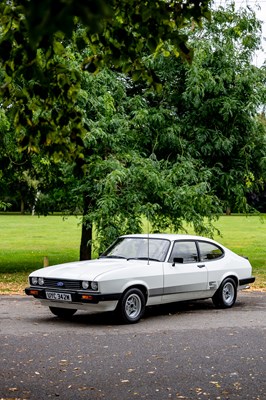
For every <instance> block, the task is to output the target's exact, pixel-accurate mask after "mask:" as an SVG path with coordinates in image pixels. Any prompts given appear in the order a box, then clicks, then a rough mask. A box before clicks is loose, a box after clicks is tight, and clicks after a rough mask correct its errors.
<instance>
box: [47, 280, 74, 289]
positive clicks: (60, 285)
mask: <svg viewBox="0 0 266 400" xmlns="http://www.w3.org/2000/svg"><path fill="white" fill-rule="evenodd" d="M44 286H46V287H49V288H56V289H69V290H80V289H81V281H71V280H65V279H51V278H44Z"/></svg>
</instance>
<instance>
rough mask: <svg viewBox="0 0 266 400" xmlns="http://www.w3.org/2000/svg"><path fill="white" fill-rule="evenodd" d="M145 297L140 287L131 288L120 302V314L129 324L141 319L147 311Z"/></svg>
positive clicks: (118, 310)
mask: <svg viewBox="0 0 266 400" xmlns="http://www.w3.org/2000/svg"><path fill="white" fill-rule="evenodd" d="M145 303H146V301H145V297H144V294H143V293H142V291H141V290H140V289H138V288H132V289H129V290H128V291H127V292H126V293H125V294H124V295H123V297H122V299H121V300H120V301H119V303H118V307H117V313H118V316H119V317H120V318H121V319H122V320H123V321H124V322H126V323H128V324H134V323H136V322H138V321H139V320H140V318H141V317H142V316H143V314H144V311H145Z"/></svg>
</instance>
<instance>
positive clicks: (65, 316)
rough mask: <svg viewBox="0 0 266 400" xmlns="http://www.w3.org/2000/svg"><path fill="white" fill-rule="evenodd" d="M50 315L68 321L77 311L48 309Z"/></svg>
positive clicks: (57, 308) (56, 308)
mask: <svg viewBox="0 0 266 400" xmlns="http://www.w3.org/2000/svg"><path fill="white" fill-rule="evenodd" d="M49 308H50V311H51V313H52V314H54V315H56V316H57V317H59V318H62V319H69V318H71V317H72V315H74V314H75V312H76V311H77V310H74V309H72V308H59V307H49Z"/></svg>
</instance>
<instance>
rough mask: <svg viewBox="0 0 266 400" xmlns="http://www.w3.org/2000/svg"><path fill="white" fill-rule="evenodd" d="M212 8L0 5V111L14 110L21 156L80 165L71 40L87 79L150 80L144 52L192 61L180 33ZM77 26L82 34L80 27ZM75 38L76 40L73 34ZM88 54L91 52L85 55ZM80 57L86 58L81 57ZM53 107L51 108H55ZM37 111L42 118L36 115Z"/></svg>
mask: <svg viewBox="0 0 266 400" xmlns="http://www.w3.org/2000/svg"><path fill="white" fill-rule="evenodd" d="M208 3H209V0H203V1H201V2H199V1H198V0H192V1H191V0H190V1H183V0H182V1H181V0H178V1H172V2H168V1H166V0H156V1H152V2H148V1H146V2H143V1H139V0H130V1H128V0H122V1H120V0H119V1H118V0H112V1H110V2H109V1H108V2H107V1H104V0H101V1H100V0H99V1H97V2H90V1H87V2H86V1H84V0H75V1H74V0H70V1H68V2H65V1H63V0H54V1H51V0H44V1H42V2H41V5H40V4H39V3H38V4H37V3H36V2H34V1H32V0H12V1H3V2H1V3H0V26H1V30H0V60H1V66H2V68H3V71H4V72H5V83H4V85H2V96H3V98H5V101H4V102H3V107H5V108H9V107H12V109H13V119H14V127H15V129H16V134H17V136H18V140H19V143H18V144H19V146H20V148H21V150H23V151H26V152H29V151H31V152H38V151H40V147H42V149H43V148H44V149H47V152H49V153H50V154H52V153H53V154H55V155H56V156H58V157H61V156H62V152H64V156H66V155H68V156H69V155H73V158H75V157H78V153H79V147H78V146H77V148H76V146H75V145H76V143H80V142H81V141H82V140H83V136H84V130H83V126H82V121H81V114H80V113H79V112H77V111H73V109H75V104H76V101H77V93H78V92H79V90H80V80H81V75H82V73H81V70H80V68H73V67H72V66H71V54H69V40H71V42H72V43H74V46H75V51H76V52H77V53H82V52H83V51H84V52H83V53H82V54H83V59H82V61H83V67H84V69H85V70H88V71H89V72H92V71H95V69H97V68H98V66H103V65H111V66H112V67H114V66H115V67H117V68H120V69H122V70H123V71H124V72H129V71H131V72H132V73H134V74H135V75H136V76H139V75H141V74H143V75H145V76H146V78H147V79H149V80H150V82H151V81H153V78H154V77H152V75H151V74H150V73H149V71H148V70H146V69H145V68H144V66H143V65H142V54H143V51H144V50H145V51H148V52H149V53H154V52H156V51H158V48H161V47H163V46H164V44H165V43H168V42H170V43H172V44H173V45H174V47H173V49H174V50H173V51H174V53H175V54H176V55H179V54H180V55H182V56H183V57H184V58H187V59H189V58H191V51H190V50H189V49H188V48H187V46H186V40H187V37H186V35H184V34H183V33H182V34H181V33H180V29H181V28H183V27H184V26H186V25H190V24H191V21H193V20H194V21H196V22H197V23H200V22H201V19H202V17H209V10H208ZM81 23H82V24H83V26H81ZM73 33H74V34H73ZM88 48H89V49H90V50H89V51H88V50H87V49H88ZM84 49H85V50H84ZM55 104H56V107H55ZM40 108H41V109H42V112H41V113H40V112H39V110H40Z"/></svg>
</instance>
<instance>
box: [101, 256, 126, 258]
mask: <svg viewBox="0 0 266 400" xmlns="http://www.w3.org/2000/svg"><path fill="white" fill-rule="evenodd" d="M99 258H123V259H125V258H126V257H123V256H100V257H99Z"/></svg>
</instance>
